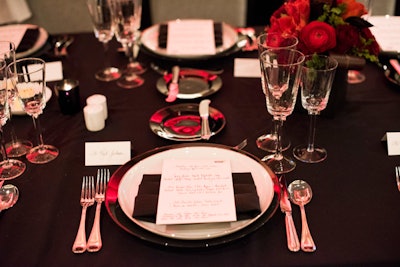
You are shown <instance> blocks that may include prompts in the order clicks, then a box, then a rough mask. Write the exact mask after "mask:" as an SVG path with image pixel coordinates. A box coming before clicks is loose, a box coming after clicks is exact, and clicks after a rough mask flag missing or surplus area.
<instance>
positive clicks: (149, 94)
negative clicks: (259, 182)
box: [0, 33, 400, 266]
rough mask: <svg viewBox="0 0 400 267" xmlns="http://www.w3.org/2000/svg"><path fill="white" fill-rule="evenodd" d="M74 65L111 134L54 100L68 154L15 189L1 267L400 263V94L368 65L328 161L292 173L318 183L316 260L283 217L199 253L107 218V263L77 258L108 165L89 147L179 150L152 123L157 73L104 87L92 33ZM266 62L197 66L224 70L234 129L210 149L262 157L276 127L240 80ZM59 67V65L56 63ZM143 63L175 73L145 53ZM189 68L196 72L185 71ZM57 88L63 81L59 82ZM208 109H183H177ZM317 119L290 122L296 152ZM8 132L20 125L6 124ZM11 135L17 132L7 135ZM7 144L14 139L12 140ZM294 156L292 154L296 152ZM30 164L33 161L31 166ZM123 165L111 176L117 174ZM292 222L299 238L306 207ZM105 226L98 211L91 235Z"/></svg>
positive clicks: (54, 140) (57, 134)
mask: <svg viewBox="0 0 400 267" xmlns="http://www.w3.org/2000/svg"><path fill="white" fill-rule="evenodd" d="M74 37H75V41H74V43H73V44H72V45H71V46H70V47H69V52H70V55H69V56H68V57H66V58H63V59H62V60H63V66H64V75H65V77H68V78H75V79H78V80H79V81H80V94H81V101H82V105H83V104H84V101H85V99H86V98H87V97H88V96H90V95H92V94H94V93H100V94H104V95H105V96H106V97H107V101H108V107H109V118H108V119H107V122H106V128H105V129H104V130H102V131H100V132H88V131H87V130H86V129H85V125H84V120H83V114H82V112H80V113H78V114H76V115H74V116H69V115H63V114H61V112H60V110H59V107H58V104H57V100H56V98H55V97H54V96H53V97H52V98H51V99H50V101H49V102H48V104H47V106H46V108H45V110H44V113H43V114H42V115H41V116H40V120H41V123H42V127H43V130H44V139H45V142H46V143H49V144H53V145H55V146H57V147H58V148H59V149H60V155H59V157H58V158H57V159H56V160H54V161H53V162H50V163H47V164H43V165H33V164H30V163H28V162H27V171H26V172H25V173H24V174H23V175H22V176H21V177H19V178H17V179H15V180H13V181H10V182H7V183H13V184H15V185H17V186H18V187H19V189H20V191H21V196H20V199H19V201H18V203H17V204H16V205H15V206H14V207H13V208H12V209H10V210H7V211H5V212H1V213H0V265H1V266H345V265H348V266H375V265H376V266H385V265H386V266H389V265H396V264H398V263H400V253H399V252H398V244H399V240H400V226H399V222H400V210H399V208H398V203H399V201H400V192H398V190H397V187H396V183H395V174H394V167H395V166H396V165H398V164H400V163H399V161H400V160H399V157H398V156H393V157H389V156H388V155H387V150H386V147H385V145H384V144H383V143H382V142H381V138H382V136H383V135H384V134H385V133H386V132H388V131H400V88H394V87H392V86H391V85H389V84H388V83H387V82H386V80H385V78H384V76H383V73H382V72H381V71H380V70H379V68H378V67H377V66H375V65H367V66H366V67H365V68H364V69H363V73H365V74H366V75H367V79H366V81H365V82H364V83H362V84H359V85H349V86H348V92H347V103H346V104H345V105H344V107H343V109H342V110H341V111H340V112H338V113H336V115H335V117H333V118H327V117H320V118H318V122H317V139H316V141H317V143H318V144H321V145H322V146H324V147H325V148H326V149H327V151H328V158H327V160H325V161H324V162H322V163H318V164H304V163H300V162H297V167H296V169H295V170H294V171H293V172H291V173H289V174H288V175H287V180H288V182H290V181H292V180H295V179H304V180H306V181H308V182H309V183H310V184H311V186H312V188H313V192H314V197H313V199H312V201H311V203H310V204H308V205H307V206H306V211H307V215H308V222H309V226H310V229H311V233H312V235H313V237H314V240H315V242H316V245H317V251H316V252H314V253H304V252H298V253H293V252H290V251H289V250H288V249H287V247H286V236H285V226H284V215H283V214H282V213H281V212H280V211H279V210H278V211H277V212H276V213H275V215H274V216H273V217H272V218H271V219H270V220H269V221H268V222H267V223H266V224H265V225H264V226H263V227H261V228H260V229H258V230H257V231H255V232H254V233H252V234H250V235H248V236H246V237H243V238H241V239H239V240H237V241H234V242H232V243H228V244H225V245H223V246H219V247H212V248H206V249H198V250H182V249H172V248H165V247H160V246H157V245H153V244H150V243H147V242H145V241H143V240H140V239H139V238H136V237H134V236H132V235H130V234H128V233H126V232H125V231H124V230H123V229H121V228H119V226H118V225H116V224H115V223H114V221H113V220H112V219H111V218H110V216H109V215H108V214H107V212H106V210H105V209H104V208H103V210H102V213H101V228H102V237H103V248H102V250H101V251H100V252H98V253H84V254H81V255H76V254H73V253H72V252H71V246H72V243H73V241H74V239H75V235H76V231H77V229H78V223H79V218H80V212H81V207H80V205H79V196H80V187H81V181H82V176H83V175H95V173H96V170H97V167H85V164H84V162H85V161H84V144H85V142H88V141H125V140H129V141H131V143H132V157H133V156H136V155H138V154H141V153H143V152H145V151H148V150H151V149H154V148H156V147H159V146H164V145H170V144H174V143H175V142H174V141H168V140H165V139H162V138H160V137H158V136H157V135H155V134H154V133H152V132H151V130H150V128H149V118H150V116H151V115H152V114H153V113H154V112H155V111H156V110H158V109H160V108H163V107H165V106H167V105H169V104H168V103H166V102H165V101H164V99H165V96H164V95H161V94H160V93H159V92H158V91H157V89H156V86H155V84H156V81H157V79H158V78H159V77H160V76H159V74H157V73H155V72H153V71H151V70H148V71H147V72H146V73H145V74H144V75H143V77H144V78H145V79H146V82H145V84H144V86H142V87H140V88H136V89H131V90H127V89H121V88H118V87H117V86H116V85H115V83H113V82H110V83H105V82H99V81H96V80H95V78H94V73H95V71H97V70H98V69H100V68H101V67H102V66H103V65H104V61H105V60H104V56H103V48H102V45H101V44H100V43H99V42H98V41H97V40H96V39H95V37H94V35H93V34H92V33H87V34H76V35H75V36H74ZM118 46H119V45H118V44H117V42H116V41H115V40H113V41H112V42H111V48H110V51H111V52H110V55H109V60H110V62H111V63H112V64H114V65H116V66H119V67H122V66H123V65H124V64H125V63H127V60H126V58H125V57H124V56H123V55H122V54H118V53H117V52H116V49H117V47H118ZM256 56H257V52H240V53H237V54H235V55H232V56H230V57H226V58H223V59H218V60H208V61H206V62H202V63H198V65H197V66H202V67H210V66H220V67H223V68H224V70H225V71H224V73H223V74H222V75H221V78H222V80H223V87H222V89H221V90H220V91H219V92H218V93H216V94H214V95H212V96H210V97H209V99H210V100H211V101H212V102H211V105H212V106H213V107H215V108H217V109H218V110H220V111H221V112H223V113H224V115H225V117H226V120H227V125H226V127H225V129H223V131H222V132H221V133H219V134H218V135H216V136H214V137H212V138H211V140H210V141H209V142H212V143H218V144H225V145H230V146H231V145H232V146H233V145H236V144H237V143H239V142H240V141H241V140H243V139H244V138H248V140H249V145H248V146H247V147H246V148H245V150H247V151H249V152H250V153H253V154H254V155H256V156H258V157H263V156H264V155H265V154H266V153H265V152H263V151H261V150H259V149H257V148H256V146H255V139H256V137H257V136H259V135H261V134H262V133H265V132H267V131H268V130H269V129H270V126H271V117H270V115H268V113H267V110H266V106H265V98H264V96H263V93H262V90H261V84H260V79H258V78H234V77H233V62H234V57H256ZM48 59H49V58H48ZM139 59H140V60H142V61H143V62H146V63H150V62H151V61H154V62H158V63H161V64H162V63H164V64H165V65H168V66H171V65H172V64H173V63H171V62H162V61H157V59H156V58H153V57H151V56H149V55H146V54H144V53H141V54H140V56H139ZM183 65H191V64H189V63H185V64H184V63H182V64H181V66H183ZM49 86H50V87H52V83H49ZM184 102H194V103H198V102H199V100H189V101H183V100H179V101H178V103H184ZM13 123H14V124H15V127H16V129H17V133H18V134H19V135H20V136H21V137H24V138H29V139H31V140H34V133H33V124H32V120H31V119H30V118H29V117H27V116H14V117H13ZM308 123H309V122H308V117H307V115H306V114H305V113H302V112H296V113H294V114H292V115H291V116H289V117H288V119H287V122H286V123H285V125H284V128H285V133H286V135H287V136H288V137H289V138H290V140H291V142H292V145H297V144H300V143H303V142H305V141H306V139H307V132H308ZM5 132H6V133H8V132H9V126H8V125H6V126H5ZM6 135H7V134H6ZM6 137H7V138H8V136H6ZM286 153H288V154H290V153H291V151H289V152H286ZM23 160H24V161H26V160H25V159H23ZM117 168H118V166H111V167H110V169H111V171H115V170H116V169H117ZM293 217H294V221H295V224H296V227H297V231H298V234H299V235H300V230H301V222H300V212H299V209H298V208H297V207H296V206H294V207H293ZM93 218H94V208H90V209H89V210H88V217H87V228H86V230H87V233H89V232H90V229H91V226H92V222H93Z"/></svg>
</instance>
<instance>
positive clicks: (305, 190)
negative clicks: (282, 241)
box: [279, 175, 317, 252]
mask: <svg viewBox="0 0 400 267" xmlns="http://www.w3.org/2000/svg"><path fill="white" fill-rule="evenodd" d="M279 183H280V186H281V200H280V207H281V211H282V212H283V213H285V225H286V237H287V246H288V249H289V250H290V251H293V252H297V251H299V250H300V249H301V250H302V251H304V252H314V251H315V250H316V249H317V247H316V246H315V243H314V240H313V238H312V236H311V232H310V229H309V227H308V223H307V217H306V213H305V209H304V206H305V205H306V204H307V203H309V202H310V201H311V198H312V190H311V186H310V185H309V184H308V183H307V182H305V181H303V180H295V181H293V182H292V183H291V184H290V185H289V186H287V183H286V180H285V177H284V175H282V176H281V177H280V178H279ZM289 200H290V201H289ZM290 202H292V203H294V204H296V205H298V206H299V207H300V211H301V226H302V230H301V241H300V242H299V238H298V236H297V231H296V227H295V225H294V222H293V218H292V207H291V204H290Z"/></svg>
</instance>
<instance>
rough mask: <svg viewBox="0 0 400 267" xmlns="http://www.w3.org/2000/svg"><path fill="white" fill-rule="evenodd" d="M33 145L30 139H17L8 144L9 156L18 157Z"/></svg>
mask: <svg viewBox="0 0 400 267" xmlns="http://www.w3.org/2000/svg"><path fill="white" fill-rule="evenodd" d="M32 147H33V145H32V142H31V141H28V140H17V141H16V142H10V143H7V144H6V151H7V156H8V157H10V158H18V157H21V156H23V155H25V154H26V153H28V151H29V150H30V149H31V148H32Z"/></svg>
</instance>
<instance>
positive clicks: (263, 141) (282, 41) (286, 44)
mask: <svg viewBox="0 0 400 267" xmlns="http://www.w3.org/2000/svg"><path fill="white" fill-rule="evenodd" d="M298 43H299V40H298V39H297V37H295V36H293V35H285V34H282V33H263V34H260V35H259V36H258V37H257V46H258V55H261V53H262V52H264V51H265V50H267V49H270V48H292V49H294V48H296V46H297V44H298ZM261 71H263V68H261ZM262 80H263V75H261V85H262V87H263V88H262V89H263V92H264V93H265V88H264V82H263V81H262ZM278 123H279V121H277V120H274V119H272V129H271V132H270V133H266V134H263V135H261V136H259V137H258V138H257V139H256V144H257V147H258V148H260V149H262V150H265V151H269V152H275V150H276V147H277V140H278V138H277V136H278V134H277V126H278V125H277V124H278ZM281 144H282V151H284V150H286V149H288V148H289V147H290V140H289V139H288V138H286V135H284V134H283V133H282V135H281Z"/></svg>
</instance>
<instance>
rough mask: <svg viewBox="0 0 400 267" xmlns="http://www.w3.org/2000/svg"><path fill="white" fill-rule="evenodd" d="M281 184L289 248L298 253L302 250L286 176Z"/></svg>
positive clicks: (281, 202)
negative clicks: (293, 216)
mask: <svg viewBox="0 0 400 267" xmlns="http://www.w3.org/2000/svg"><path fill="white" fill-rule="evenodd" d="M279 182H280V185H281V189H282V190H281V201H280V207H281V211H282V212H283V213H285V225H286V238H287V246H288V249H289V250H290V251H293V252H296V251H299V250H300V242H299V237H298V235H297V232H296V227H295V225H294V222H293V218H292V206H291V204H290V201H289V193H288V190H287V184H286V179H285V176H284V175H282V176H281V177H280V178H279Z"/></svg>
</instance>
